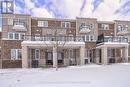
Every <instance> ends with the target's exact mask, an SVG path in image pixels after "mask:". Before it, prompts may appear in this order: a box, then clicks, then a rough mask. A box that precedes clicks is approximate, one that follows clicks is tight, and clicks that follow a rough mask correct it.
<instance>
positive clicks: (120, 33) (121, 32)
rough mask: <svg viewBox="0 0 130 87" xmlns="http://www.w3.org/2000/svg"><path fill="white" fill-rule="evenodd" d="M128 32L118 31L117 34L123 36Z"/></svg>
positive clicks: (128, 31) (129, 31)
mask: <svg viewBox="0 0 130 87" xmlns="http://www.w3.org/2000/svg"><path fill="white" fill-rule="evenodd" d="M129 33H130V30H122V31H118V32H117V34H118V35H125V34H129Z"/></svg>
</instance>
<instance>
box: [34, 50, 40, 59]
mask: <svg viewBox="0 0 130 87" xmlns="http://www.w3.org/2000/svg"><path fill="white" fill-rule="evenodd" d="M36 51H38V52H39V54H38V56H39V58H36ZM39 59H40V49H35V60H39Z"/></svg>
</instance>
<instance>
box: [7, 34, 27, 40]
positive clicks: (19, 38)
mask: <svg viewBox="0 0 130 87" xmlns="http://www.w3.org/2000/svg"><path fill="white" fill-rule="evenodd" d="M16 33H17V32H8V39H9V40H23V39H21V35H25V33H17V34H18V39H16V38H15V34H16ZM10 34H12V35H13V38H12V39H11V38H10Z"/></svg>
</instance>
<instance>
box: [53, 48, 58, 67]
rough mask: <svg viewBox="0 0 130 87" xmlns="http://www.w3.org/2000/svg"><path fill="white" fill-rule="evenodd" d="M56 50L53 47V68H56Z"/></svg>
mask: <svg viewBox="0 0 130 87" xmlns="http://www.w3.org/2000/svg"><path fill="white" fill-rule="evenodd" d="M57 66H58V64H57V48H56V47H53V67H55V68H56V67H57Z"/></svg>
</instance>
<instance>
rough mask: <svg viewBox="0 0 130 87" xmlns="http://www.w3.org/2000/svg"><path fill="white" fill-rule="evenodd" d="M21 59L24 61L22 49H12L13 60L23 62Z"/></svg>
mask: <svg viewBox="0 0 130 87" xmlns="http://www.w3.org/2000/svg"><path fill="white" fill-rule="evenodd" d="M19 51H21V58H19V57H18V55H19V54H18V53H19ZM13 53H14V54H13ZM21 59H22V49H11V60H21Z"/></svg>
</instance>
